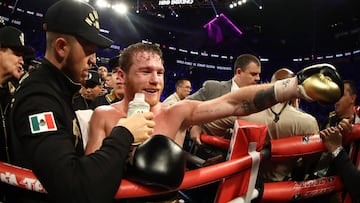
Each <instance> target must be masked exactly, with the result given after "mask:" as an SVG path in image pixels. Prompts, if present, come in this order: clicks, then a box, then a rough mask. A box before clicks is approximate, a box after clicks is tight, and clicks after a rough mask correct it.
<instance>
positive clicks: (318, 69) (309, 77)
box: [297, 63, 344, 105]
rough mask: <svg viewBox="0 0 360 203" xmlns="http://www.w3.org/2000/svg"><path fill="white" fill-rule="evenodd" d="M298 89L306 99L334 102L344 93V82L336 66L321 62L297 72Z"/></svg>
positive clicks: (326, 102)
mask: <svg viewBox="0 0 360 203" xmlns="http://www.w3.org/2000/svg"><path fill="white" fill-rule="evenodd" d="M297 78H298V85H299V90H300V93H301V95H302V97H303V98H304V99H306V100H307V101H318V102H319V103H320V104H325V105H328V104H334V103H336V102H337V101H338V100H339V99H340V98H341V97H342V95H343V93H344V83H343V80H342V79H341V77H340V75H339V73H338V72H337V70H336V68H335V67H334V66H332V65H330V64H327V63H322V64H316V65H312V66H309V67H307V68H304V69H302V70H301V71H299V72H298V73H297Z"/></svg>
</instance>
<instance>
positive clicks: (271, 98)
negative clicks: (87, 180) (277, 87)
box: [254, 87, 277, 110]
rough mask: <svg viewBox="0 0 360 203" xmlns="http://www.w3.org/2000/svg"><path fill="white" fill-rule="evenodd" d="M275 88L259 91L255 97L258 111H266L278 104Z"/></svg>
mask: <svg viewBox="0 0 360 203" xmlns="http://www.w3.org/2000/svg"><path fill="white" fill-rule="evenodd" d="M276 103H277V102H276V99H275V91H274V87H269V88H268V89H265V90H259V91H257V92H256V94H255V97H254V106H255V108H256V109H257V110H264V109H266V108H267V107H270V106H272V105H274V104H276Z"/></svg>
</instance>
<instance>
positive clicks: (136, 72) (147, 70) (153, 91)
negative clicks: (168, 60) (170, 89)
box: [125, 51, 165, 106]
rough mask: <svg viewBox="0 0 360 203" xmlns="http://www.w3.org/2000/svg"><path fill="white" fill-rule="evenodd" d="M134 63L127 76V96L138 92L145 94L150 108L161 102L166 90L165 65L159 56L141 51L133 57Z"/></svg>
mask: <svg viewBox="0 0 360 203" xmlns="http://www.w3.org/2000/svg"><path fill="white" fill-rule="evenodd" d="M132 60H133V63H132V65H131V66H130V69H129V72H128V73H127V74H126V76H125V86H126V92H127V94H131V95H134V94H135V93H136V92H142V93H144V94H145V100H146V102H147V103H149V104H150V106H154V105H156V104H157V103H159V102H160V96H161V93H162V91H163V89H164V72H165V69H164V65H163V63H162V60H161V58H160V56H159V55H158V54H155V53H152V52H147V51H141V52H137V53H135V54H134V56H133V59H132Z"/></svg>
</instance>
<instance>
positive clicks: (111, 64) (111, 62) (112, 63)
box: [109, 56, 119, 70]
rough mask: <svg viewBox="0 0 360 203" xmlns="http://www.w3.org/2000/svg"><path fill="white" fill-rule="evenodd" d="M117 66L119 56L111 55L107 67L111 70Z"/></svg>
mask: <svg viewBox="0 0 360 203" xmlns="http://www.w3.org/2000/svg"><path fill="white" fill-rule="evenodd" d="M118 66H119V56H116V57H113V58H111V59H110V60H109V68H110V69H111V70H113V69H115V68H116V67H118Z"/></svg>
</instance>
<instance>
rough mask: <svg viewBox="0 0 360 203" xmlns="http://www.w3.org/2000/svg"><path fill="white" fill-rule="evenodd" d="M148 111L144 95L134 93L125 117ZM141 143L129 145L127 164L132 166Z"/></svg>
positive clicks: (148, 107) (148, 106)
mask: <svg viewBox="0 0 360 203" xmlns="http://www.w3.org/2000/svg"><path fill="white" fill-rule="evenodd" d="M149 111H150V105H149V104H148V103H147V102H146V101H145V95H144V93H136V94H135V97H134V99H133V100H132V101H131V102H129V108H128V112H127V117H130V116H132V115H134V114H137V113H145V112H149ZM139 144H141V142H134V143H132V144H131V147H130V151H129V156H128V160H127V161H128V162H129V163H130V164H132V158H133V157H134V154H135V151H136V148H137V146H138V145H139Z"/></svg>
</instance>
